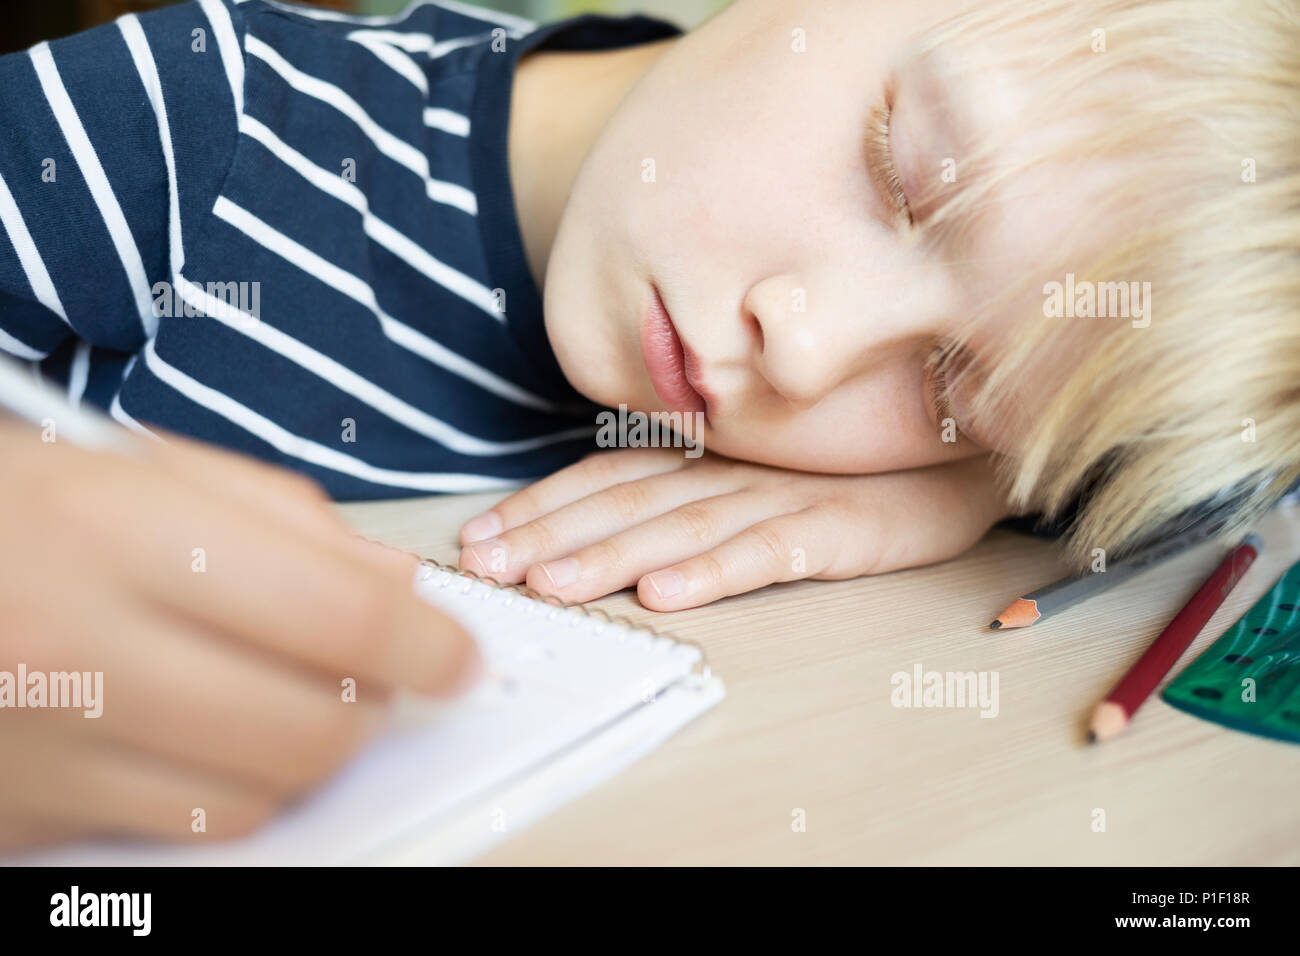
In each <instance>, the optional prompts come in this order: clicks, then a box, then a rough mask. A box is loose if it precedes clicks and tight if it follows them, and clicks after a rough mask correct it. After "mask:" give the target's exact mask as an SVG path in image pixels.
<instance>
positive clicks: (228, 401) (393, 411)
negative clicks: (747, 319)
mask: <svg viewBox="0 0 1300 956" xmlns="http://www.w3.org/2000/svg"><path fill="white" fill-rule="evenodd" d="M676 32H677V31H676V28H674V27H672V26H671V25H669V24H666V23H663V22H660V21H655V20H651V19H647V18H643V17H628V18H621V19H620V18H606V17H596V16H585V17H579V18H576V19H574V20H569V21H565V22H562V23H558V24H552V25H550V26H548V27H543V28H541V29H537V28H535V27H534V25H533V24H531V23H529V22H527V21H524V20H521V19H519V18H516V17H512V16H508V15H504V14H499V13H494V12H490V11H486V10H480V9H477V8H474V7H468V6H465V5H463V4H460V3H454V2H441V3H427V2H426V3H416V4H413V5H412V6H411V7H409V8H408V9H407V11H406V12H405V13H403V14H401V15H399V16H397V17H395V18H376V17H353V16H346V15H343V14H338V13H334V12H329V11H321V10H313V9H310V8H299V7H296V6H288V5H284V4H278V3H272V2H267V0H246V2H236V0H199V2H197V3H190V4H185V5H183V6H177V7H170V8H166V9H163V10H160V11H157V12H155V13H149V14H145V15H143V16H139V17H136V16H127V17H123V18H122V19H120V20H118V21H117V22H116V23H114V24H110V25H107V26H104V27H99V28H97V29H94V30H91V31H89V32H87V33H84V34H80V35H78V36H73V37H69V38H67V39H63V40H57V41H55V42H53V43H48V44H46V43H42V44H39V45H38V46H36V47H34V48H32V49H31V50H30V51H28V52H26V53H22V54H12V55H9V56H4V57H0V130H3V133H2V134H0V135H3V141H2V143H0V225H2V226H3V230H2V231H3V238H0V350H3V351H5V352H8V353H10V354H11V355H14V356H16V357H18V358H21V359H26V360H29V361H32V362H34V363H39V368H40V370H41V371H42V372H43V373H44V374H45V375H47V376H49V377H51V378H53V379H55V380H56V381H58V382H60V383H61V384H63V385H64V386H66V388H67V391H68V393H69V396H70V397H71V398H72V399H73V400H74V401H87V402H91V403H93V404H95V405H98V406H100V407H103V408H105V409H107V410H109V412H110V414H112V415H113V417H115V418H116V419H118V420H119V421H121V422H123V423H124V424H127V425H129V426H131V427H133V428H136V429H139V430H147V429H148V427H149V425H159V426H162V427H164V428H167V429H172V430H174V431H177V432H181V433H185V434H189V435H193V436H196V437H198V438H201V439H204V440H207V441H211V442H215V443H218V444H220V445H224V446H227V447H230V448H234V449H238V450H240V451H244V452H246V453H249V454H252V455H255V456H258V457H260V458H263V459H267V460H269V461H272V462H275V463H278V464H282V465H285V466H288V467H292V468H295V469H298V470H301V471H303V472H306V473H307V474H310V475H311V476H313V477H315V478H316V479H317V480H319V481H321V482H322V483H323V484H324V485H325V487H326V489H327V490H328V491H329V492H330V493H331V494H332V495H333V496H334V497H336V498H379V497H393V496H399V495H410V494H420V493H429V492H442V491H472V490H481V489H488V488H497V487H503V486H506V485H511V484H516V483H518V482H519V481H522V480H528V479H532V478H535V477H538V476H541V475H544V474H547V473H549V472H551V471H554V470H556V469H558V468H560V467H563V466H564V465H566V464H569V463H571V462H572V461H574V460H576V459H577V458H578V457H580V456H581V455H582V454H584V453H586V452H587V451H589V450H591V449H592V448H593V447H594V444H593V435H594V431H595V412H596V409H595V407H594V406H592V405H591V404H590V403H588V402H586V401H585V400H584V399H583V398H582V397H581V396H580V395H578V393H577V392H575V391H574V390H573V389H572V388H571V387H570V386H569V384H568V383H567V382H566V381H565V380H564V378H563V376H562V375H561V373H560V368H559V365H558V363H557V362H556V360H555V356H554V353H553V352H552V350H551V348H550V345H549V343H548V342H547V339H546V334H545V329H544V327H543V323H542V304H541V297H540V295H539V292H538V290H537V288H536V286H535V283H534V282H533V280H532V278H531V276H530V274H529V272H528V267H527V263H526V261H525V259H524V253H523V244H522V240H521V237H520V233H519V226H518V223H517V221H516V217H515V209H514V200H513V195H512V192H511V189H510V183H509V176H508V164H507V152H506V132H507V128H508V120H509V115H508V114H509V104H510V87H511V81H512V77H513V73H514V67H515V64H516V63H517V61H518V59H519V58H520V56H521V55H522V54H523V53H525V52H527V51H528V50H531V49H536V48H538V47H540V46H542V45H545V46H547V47H553V48H564V49H597V48H610V47H617V46H626V45H631V44H636V43H643V42H648V41H651V40H656V39H661V38H663V37H666V36H672V35H673V34H675V33H676Z"/></svg>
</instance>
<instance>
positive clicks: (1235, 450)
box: [916, 0, 1300, 564]
mask: <svg viewBox="0 0 1300 956" xmlns="http://www.w3.org/2000/svg"><path fill="white" fill-rule="evenodd" d="M1097 31H1102V32H1100V33H1099V32H1097ZM916 52H917V55H919V56H922V57H931V58H933V59H934V60H935V62H936V63H940V64H941V65H942V68H943V69H945V70H946V71H947V72H949V73H951V74H953V78H954V79H955V80H957V81H958V82H960V77H961V76H962V75H966V74H967V73H968V72H973V73H979V72H984V71H987V70H993V69H996V70H998V71H1002V72H1008V73H1011V74H1019V75H1020V77H1021V79H1022V80H1025V81H1027V82H1028V88H1029V89H1031V90H1032V96H1031V97H1029V100H1030V102H1028V103H1027V104H1026V105H1025V107H1024V110H1023V114H1022V115H1021V117H1020V120H1021V122H1020V123H1019V124H1018V125H1017V126H1016V128H1015V129H1007V128H1003V129H1002V130H1000V131H989V132H986V133H985V134H983V139H982V140H981V142H980V143H979V144H977V146H976V148H975V150H974V152H973V153H972V154H971V155H968V156H966V157H962V158H960V159H959V162H961V163H962V166H963V169H964V172H963V174H962V176H960V177H959V183H958V188H954V187H952V186H948V187H946V188H945V186H944V185H942V184H935V185H934V186H933V194H934V199H935V201H936V203H937V209H936V212H935V213H934V215H933V216H932V217H929V221H928V222H927V224H926V225H925V226H923V227H922V228H923V230H924V231H926V232H927V234H928V235H929V236H931V237H933V236H939V235H948V234H951V233H953V232H956V231H963V230H966V231H968V230H971V229H973V228H974V227H973V226H972V222H973V218H974V215H975V214H976V213H978V212H979V211H980V210H982V209H986V208H987V207H988V204H989V203H990V202H991V201H992V199H993V197H994V196H995V193H996V190H997V189H998V188H999V187H1000V186H1003V185H1006V184H1007V183H1008V182H1009V181H1010V180H1011V179H1013V178H1014V177H1017V176H1019V175H1021V174H1022V173H1024V172H1025V171H1026V170H1028V169H1029V168H1030V167H1034V166H1036V167H1039V168H1041V169H1046V168H1047V166H1048V164H1051V163H1057V164H1061V163H1068V164H1070V165H1071V166H1072V167H1075V166H1079V165H1080V164H1087V163H1091V162H1096V163H1100V164H1106V163H1109V164H1110V167H1111V168H1112V169H1118V170H1119V171H1120V172H1121V173H1122V176H1119V177H1115V178H1114V182H1113V185H1111V186H1110V187H1109V188H1107V189H1106V190H1105V193H1104V196H1103V197H1102V198H1101V199H1100V201H1099V202H1097V203H1096V205H1095V206H1094V207H1093V208H1092V209H1091V210H1090V211H1088V212H1087V213H1086V214H1085V215H1082V216H1081V217H1079V219H1078V220H1077V221H1075V222H1073V223H1071V227H1070V229H1069V230H1068V233H1067V236H1065V237H1064V239H1063V245H1062V249H1064V250H1065V251H1064V252H1062V253H1060V254H1058V255H1054V256H1053V255H1048V256H1047V258H1048V260H1049V262H1048V265H1047V267H1046V268H1047V272H1045V273H1044V275H1045V276H1054V277H1055V278H1057V279H1058V280H1059V279H1061V278H1062V277H1063V274H1064V272H1066V271H1067V270H1068V271H1070V272H1073V273H1074V274H1075V275H1076V276H1078V277H1079V279H1080V280H1081V281H1085V280H1094V281H1097V282H1108V281H1115V280H1120V281H1127V280H1141V281H1143V282H1150V283H1151V286H1150V288H1151V290H1152V299H1153V302H1154V307H1153V309H1152V315H1151V322H1150V325H1149V327H1145V328H1135V327H1133V324H1132V323H1130V322H1129V321H1124V320H1111V319H1068V318H1060V317H1049V316H1048V315H1047V314H1046V311H1047V310H1046V309H1043V308H1038V307H1035V309H1034V310H1032V311H1033V314H1031V315H1028V316H1026V317H1025V318H1024V320H1023V321H1020V322H1018V324H1017V325H1016V334H1015V337H1014V339H1013V340H1012V341H1011V342H1010V343H1009V345H1008V346H1007V348H1006V349H1005V350H1003V352H1002V353H1001V354H1000V356H999V357H998V360H997V362H996V364H995V366H994V367H993V368H992V369H991V370H989V372H988V374H987V376H986V378H985V379H984V380H983V381H982V382H981V383H980V385H979V387H978V389H977V395H976V396H975V398H974V400H973V403H972V405H973V408H974V410H975V412H976V414H986V415H987V414H995V415H999V416H1008V415H1013V414H1015V412H1016V409H1015V408H1013V407H1012V406H1011V405H1010V404H1009V399H1008V398H1007V396H1008V395H1010V394H1012V392H1013V391H1014V388H1013V387H1012V386H1014V384H1015V383H1016V382H1017V381H1023V380H1024V377H1025V376H1032V375H1034V374H1036V373H1035V369H1036V368H1047V369H1049V371H1048V372H1046V373H1039V374H1051V375H1054V376H1056V381H1057V382H1058V383H1059V385H1058V387H1057V388H1056V390H1055V394H1054V395H1052V397H1051V398H1050V400H1049V401H1048V402H1047V404H1046V406H1045V407H1038V408H1035V409H1034V410H1033V414H1032V415H1026V416H1025V417H1024V427H1023V429H1022V430H1021V433H1020V435H1019V445H1018V448H1017V452H1016V454H1015V456H1014V460H1011V459H1009V460H1008V462H1007V464H1006V472H1005V475H1006V478H1007V482H1008V486H1009V490H1010V494H1011V498H1012V501H1013V503H1014V504H1015V505H1016V506H1017V507H1019V508H1022V509H1033V510H1040V511H1042V512H1044V513H1045V514H1046V515H1048V516H1049V517H1059V516H1061V515H1063V514H1068V513H1070V512H1071V510H1072V508H1071V506H1072V503H1075V502H1077V504H1078V507H1077V511H1074V513H1073V518H1072V523H1071V526H1070V528H1069V532H1068V535H1067V539H1066V544H1067V550H1068V552H1069V555H1070V557H1071V558H1072V559H1073V560H1074V561H1076V562H1078V563H1079V564H1082V563H1084V562H1085V561H1086V560H1087V559H1088V556H1089V554H1090V552H1091V551H1092V549H1093V548H1095V547H1103V548H1105V549H1107V551H1108V552H1118V553H1123V552H1124V551H1126V550H1132V549H1135V548H1138V547H1141V546H1143V545H1145V544H1147V543H1149V542H1150V541H1151V539H1152V538H1153V537H1154V536H1158V535H1161V534H1165V533H1168V532H1169V531H1171V530H1177V525H1178V523H1179V521H1180V516H1186V515H1187V513H1188V512H1189V509H1194V508H1196V507H1197V506H1200V505H1204V504H1205V503H1206V502H1207V501H1210V500H1211V499H1214V498H1215V497H1216V496H1218V497H1219V499H1220V500H1221V501H1222V500H1224V499H1225V497H1226V498H1227V505H1226V510H1225V517H1226V519H1227V521H1226V526H1225V528H1224V531H1223V533H1224V534H1227V533H1229V532H1235V531H1236V530H1237V529H1239V528H1240V527H1241V526H1243V525H1245V524H1247V523H1249V522H1251V521H1253V520H1254V519H1255V518H1257V517H1258V516H1259V515H1260V514H1261V513H1262V512H1263V511H1264V510H1265V509H1267V508H1268V507H1269V506H1270V505H1271V504H1272V503H1273V502H1274V501H1275V500H1276V499H1277V498H1278V497H1279V496H1280V495H1281V494H1282V493H1283V491H1285V490H1286V488H1287V487H1288V486H1289V485H1291V484H1292V483H1293V482H1294V481H1296V479H1297V478H1300V7H1298V6H1297V3H1296V2H1283V0H1250V2H1241V3H1237V2H1232V0H1151V2H1138V0H1101V2H1097V3H1087V4H1082V3H1077V2H1073V0H1042V2H1038V3H1026V2H1025V0H1017V2H1015V3H1006V4H1003V3H999V4H997V5H994V6H985V7H981V8H979V9H977V10H975V11H973V12H971V13H968V14H965V15H963V16H959V17H956V18H954V19H953V20H951V21H948V22H947V23H945V24H943V25H941V26H940V27H938V28H936V29H934V30H932V31H929V32H928V33H927V34H926V35H925V36H924V37H923V38H922V41H921V43H920V46H919V48H918V50H917V51H916ZM1067 115H1068V116H1071V117H1086V118H1087V120H1088V121H1087V122H1086V123H1084V124H1083V125H1082V126H1079V127H1078V128H1075V129H1073V130H1072V132H1071V135H1069V136H1066V137H1064V138H1060V139H1058V140H1057V141H1055V142H1054V143H1053V144H1052V145H1051V146H1050V147H1046V146H1045V147H1044V148H1043V149H1042V150H1040V151H1039V152H1037V153H1034V154H1032V156H1031V158H1030V159H1028V160H1026V161H1024V162H1019V163H1012V164H1005V163H1004V164H1002V165H995V164H994V161H993V159H994V157H995V156H996V155H997V154H998V151H999V149H1004V148H1005V147H1006V145H1007V142H1008V138H1009V137H1012V136H1019V135H1021V134H1022V133H1023V132H1024V131H1025V130H1027V129H1033V128H1035V127H1038V126H1041V125H1045V124H1051V123H1053V122H1059V121H1060V119H1061V117H1063V116H1067ZM986 125H987V124H986ZM1252 174H1253V175H1252ZM1103 236H1104V237H1106V239H1105V241H1106V242H1108V243H1109V245H1105V246H1104V247H1103V246H1101V245H1100V243H1101V241H1102V240H1101V239H1099V237H1103ZM1080 250H1084V251H1082V252H1081V251H1080ZM1072 256H1074V257H1077V258H1071V257H1072ZM1039 284H1041V280H1040V278H1039V277H1038V276H1037V275H1035V276H1021V277H1019V281H1018V282H1016V283H1012V284H1009V285H1008V286H1007V290H1006V295H1005V296H1003V297H996V301H992V300H991V301H988V302H986V303H984V304H983V305H982V308H981V315H980V316H976V317H975V318H976V319H977V320H978V319H982V318H990V317H993V316H995V315H997V314H998V313H999V312H1000V311H1001V312H1003V313H1005V310H1006V309H1007V308H1008V304H1009V303H1013V302H1019V303H1021V306H1020V307H1023V303H1024V302H1025V301H1026V299H1025V298H1024V296H1025V295H1026V293H1027V292H1028V293H1031V294H1034V293H1036V287H1037V285H1039ZM1043 291H1044V293H1045V292H1046V287H1044V290H1043ZM1017 296H1019V297H1020V298H1017ZM1149 304H1150V303H1149ZM1015 317H1016V318H1017V319H1019V318H1020V316H1019V313H1017V314H1016V316H1015ZM1002 318H1003V319H1004V320H1005V318H1006V315H1005V314H1003V315H1002ZM1071 323H1077V324H1075V325H1072V324H1071ZM973 324H974V323H972V325H973ZM1084 326H1086V329H1085V328H1084ZM1085 339H1086V346H1087V347H1086V348H1085V347H1083V346H1084V344H1085ZM1051 354H1055V355H1056V359H1055V362H1054V363H1045V362H1044V356H1046V355H1051ZM958 374H959V372H958Z"/></svg>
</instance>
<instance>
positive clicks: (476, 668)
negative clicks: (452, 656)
mask: <svg viewBox="0 0 1300 956" xmlns="http://www.w3.org/2000/svg"><path fill="white" fill-rule="evenodd" d="M486 676H487V665H486V664H485V663H484V662H483V654H482V652H481V651H479V649H478V645H477V644H476V645H475V646H474V650H473V651H472V656H471V657H470V659H469V660H468V661H466V663H465V669H464V670H462V671H461V672H460V677H458V678H457V679H456V683H455V684H454V685H453V686H452V689H451V693H452V694H453V695H456V696H458V695H460V694H464V693H467V692H469V691H470V690H472V689H473V688H474V687H476V686H477V685H478V682H479V681H481V680H482V679H483V678H484V677H486Z"/></svg>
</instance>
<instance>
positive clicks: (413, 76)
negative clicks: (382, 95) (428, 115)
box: [348, 30, 429, 96]
mask: <svg viewBox="0 0 1300 956" xmlns="http://www.w3.org/2000/svg"><path fill="white" fill-rule="evenodd" d="M348 39H349V40H351V41H352V42H353V43H359V44H361V45H362V46H363V47H365V48H366V49H367V50H369V51H370V52H371V53H373V54H374V55H375V56H376V57H378V58H379V62H381V63H383V64H384V65H385V66H387V67H391V68H392V69H393V70H394V71H395V72H396V73H397V75H398V76H400V77H402V78H403V79H405V80H407V81H409V82H410V83H411V84H412V85H413V86H414V87H415V88H416V89H417V90H419V91H420V93H421V94H423V95H424V96H428V95H429V81H428V79H427V78H426V77H425V75H424V71H423V70H422V69H420V67H419V65H418V64H417V63H416V62H415V61H414V60H412V59H411V57H410V55H409V54H407V53H406V52H405V51H403V50H399V49H398V48H397V47H396V46H391V45H389V44H388V43H386V42H384V41H383V40H381V39H378V38H377V37H374V36H372V35H371V34H370V33H369V32H368V31H366V30H353V31H352V32H351V33H349V34H348Z"/></svg>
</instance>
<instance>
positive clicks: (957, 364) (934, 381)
mask: <svg viewBox="0 0 1300 956" xmlns="http://www.w3.org/2000/svg"><path fill="white" fill-rule="evenodd" d="M966 365H967V363H966V360H965V353H964V352H962V350H961V348H960V346H958V345H957V344H956V343H954V342H951V341H948V340H942V341H940V342H937V343H936V344H935V345H934V347H933V348H932V349H931V350H930V354H929V356H927V358H926V359H925V365H924V368H923V373H924V374H923V377H924V381H925V391H926V399H927V401H928V403H929V408H930V411H931V412H932V413H933V415H934V420H935V422H936V423H937V424H938V425H939V427H940V429H944V428H946V427H947V423H948V422H951V423H952V424H953V425H954V426H955V427H956V430H957V434H958V435H960V436H961V437H962V438H964V439H969V438H970V437H971V435H970V432H969V429H968V427H967V426H968V425H969V423H967V422H959V421H957V416H956V414H955V413H954V411H953V393H952V378H953V376H955V375H961V374H962V371H963V369H964V367H965V366H966ZM977 444H978V442H977Z"/></svg>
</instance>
